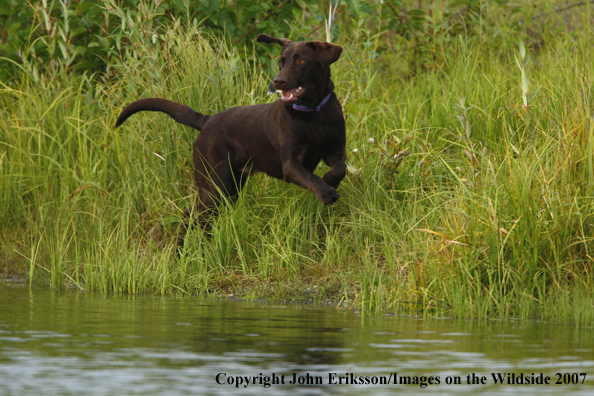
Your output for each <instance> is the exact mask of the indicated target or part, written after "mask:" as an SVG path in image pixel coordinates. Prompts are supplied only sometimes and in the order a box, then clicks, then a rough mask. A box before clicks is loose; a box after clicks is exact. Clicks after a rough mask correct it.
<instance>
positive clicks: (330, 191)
mask: <svg viewBox="0 0 594 396" xmlns="http://www.w3.org/2000/svg"><path fill="white" fill-rule="evenodd" d="M317 195H318V198H319V199H320V201H322V203H323V204H324V205H328V204H331V203H334V202H336V201H337V200H338V198H340V194H339V193H338V191H336V190H335V189H334V188H333V187H330V186H328V185H327V186H326V188H324V190H323V191H319V192H318V194H317Z"/></svg>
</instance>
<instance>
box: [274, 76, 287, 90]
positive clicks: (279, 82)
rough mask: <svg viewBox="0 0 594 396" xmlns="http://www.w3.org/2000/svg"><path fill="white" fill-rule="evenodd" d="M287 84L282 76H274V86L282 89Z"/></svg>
mask: <svg viewBox="0 0 594 396" xmlns="http://www.w3.org/2000/svg"><path fill="white" fill-rule="evenodd" d="M286 85H287V79H286V78H284V77H280V76H276V77H274V88H276V89H283V88H284V87H285V86H286Z"/></svg>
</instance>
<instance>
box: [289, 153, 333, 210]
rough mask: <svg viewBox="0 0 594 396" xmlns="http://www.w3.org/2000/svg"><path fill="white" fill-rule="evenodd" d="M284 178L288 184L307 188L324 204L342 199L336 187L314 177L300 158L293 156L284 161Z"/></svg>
mask: <svg viewBox="0 0 594 396" xmlns="http://www.w3.org/2000/svg"><path fill="white" fill-rule="evenodd" d="M283 177H284V179H285V181H286V182H289V183H293V184H296V185H298V186H299V187H302V188H306V189H308V190H309V191H311V192H313V193H314V194H316V196H317V197H318V199H319V200H320V201H322V203H323V204H325V205H327V204H331V203H333V202H336V200H337V199H338V198H340V194H339V193H338V191H336V189H334V187H331V186H329V185H328V184H326V183H325V182H324V181H323V180H322V178H321V177H319V176H316V175H314V174H313V173H311V172H309V171H308V170H307V169H305V168H304V167H303V165H302V164H301V161H300V160H299V156H296V155H291V156H289V157H288V158H286V159H285V160H283Z"/></svg>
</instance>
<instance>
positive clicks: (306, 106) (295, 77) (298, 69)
mask: <svg viewBox="0 0 594 396" xmlns="http://www.w3.org/2000/svg"><path fill="white" fill-rule="evenodd" d="M256 40H257V41H258V42H263V43H276V44H280V45H281V46H282V52H281V56H280V60H279V68H280V71H279V72H278V74H277V75H276V77H274V80H273V84H271V87H274V89H275V90H277V91H280V99H279V100H277V101H275V102H273V103H268V104H260V105H251V106H239V107H233V108H230V109H227V110H223V111H221V112H220V113H217V114H214V115H204V114H200V113H198V112H196V111H194V110H193V109H192V108H190V107H189V106H186V105H182V104H179V103H175V102H172V101H169V100H166V99H160V98H150V99H141V100H138V101H136V102H133V103H131V104H130V105H128V106H127V107H126V108H125V109H124V110H123V111H122V113H121V114H120V116H119V118H118V120H117V122H116V127H118V126H120V125H121V124H122V123H123V122H124V121H126V119H128V117H130V116H131V115H132V114H134V113H137V112H139V111H160V112H163V113H166V114H168V115H169V116H170V117H172V118H173V119H174V120H175V121H177V122H179V123H181V124H184V125H188V126H191V127H192V128H195V129H197V130H199V131H201V133H200V135H199V136H198V137H197V138H196V141H195V142H194V151H193V157H194V167H195V171H194V172H195V173H194V176H195V178H196V184H197V185H198V188H199V198H200V203H199V213H200V216H199V218H200V219H201V222H202V221H205V220H204V219H205V218H206V216H205V215H206V214H207V213H208V212H210V211H211V210H212V209H214V208H215V207H216V206H217V205H218V204H219V202H220V200H221V195H222V194H224V195H225V196H228V197H230V196H234V195H236V194H237V193H238V192H239V190H240V189H241V187H242V186H243V185H244V184H245V182H246V178H247V176H249V175H250V174H252V173H254V172H259V171H261V172H264V173H266V174H268V175H270V176H272V177H275V178H277V179H283V180H285V181H286V182H290V183H293V184H296V185H298V186H299V187H302V188H306V189H308V190H309V191H311V192H313V193H314V194H316V196H317V197H318V199H319V200H320V201H321V202H322V203H324V204H330V203H333V202H335V201H336V200H337V199H338V198H339V197H340V194H338V192H337V191H336V188H337V187H338V184H339V183H340V181H341V180H342V179H343V178H344V176H345V173H346V165H345V159H346V153H345V144H346V134H345V122H344V116H343V114H342V107H341V105H340V102H339V101H338V99H337V97H336V94H335V93H334V84H333V83H332V80H331V79H330V65H331V64H332V63H334V62H336V61H337V60H338V58H339V57H340V54H341V52H342V47H340V46H338V45H335V44H331V43H325V42H320V41H304V42H293V41H291V40H289V39H285V38H274V37H270V36H267V35H265V34H261V35H259V36H258V38H257V39H256ZM321 160H324V162H325V163H326V164H327V165H328V166H329V167H330V170H329V171H328V172H327V173H326V174H325V175H324V176H323V177H319V176H316V175H314V174H313V172H314V170H315V168H316V166H317V165H318V164H319V163H320V161H321ZM186 214H187V213H186ZM180 244H183V239H180Z"/></svg>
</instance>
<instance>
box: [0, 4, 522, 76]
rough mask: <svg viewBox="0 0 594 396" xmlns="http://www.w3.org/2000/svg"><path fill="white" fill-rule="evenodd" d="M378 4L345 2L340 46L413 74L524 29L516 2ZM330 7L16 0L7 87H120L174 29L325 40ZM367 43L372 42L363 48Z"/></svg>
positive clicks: (2, 40) (339, 18)
mask: <svg viewBox="0 0 594 396" xmlns="http://www.w3.org/2000/svg"><path fill="white" fill-rule="evenodd" d="M4 1H7V0H4ZM331 1H332V0H331ZM374 3H375V4H373V5H372V4H371V2H370V3H368V2H366V1H364V0H346V1H344V0H339V2H337V3H336V8H337V14H336V16H335V18H333V19H335V21H334V22H336V23H333V24H331V25H332V28H331V32H330V33H331V35H332V37H333V38H334V39H337V38H338V37H340V40H341V41H351V42H353V41H354V42H355V44H358V45H361V46H362V45H367V46H370V45H371V46H372V47H373V52H374V53H375V54H376V55H379V53H381V52H382V51H384V50H387V49H390V50H391V51H402V52H403V54H404V55H405V56H407V57H408V58H409V59H410V65H411V67H412V70H416V69H417V68H418V67H422V68H426V67H438V68H439V67H442V66H443V59H444V56H443V55H444V53H445V51H446V48H447V47H448V45H449V43H450V42H451V41H452V39H453V38H455V37H457V35H459V34H461V33H464V34H477V35H480V36H485V37H487V36H489V35H490V36H491V37H492V38H498V39H501V38H502V37H505V36H506V34H505V32H508V33H509V32H510V31H513V30H514V29H516V28H517V24H515V23H514V19H513V18H511V19H510V18H509V16H510V15H514V14H517V13H518V11H520V9H519V8H513V7H511V6H508V5H507V3H508V2H507V0H497V1H495V4H494V5H492V6H491V7H490V8H487V7H486V5H485V4H488V2H481V1H478V0H463V1H460V0H449V1H442V2H441V3H440V4H439V5H437V4H435V3H434V2H433V1H432V2H431V3H430V4H426V5H422V3H421V2H419V3H417V2H412V1H404V0H386V1H384V2H374ZM330 4H332V3H330ZM330 4H326V3H325V2H320V3H319V2H318V1H315V0H277V1H272V0H268V1H262V2H259V3H254V2H253V1H251V0H236V1H229V0H222V1H221V0H200V1H197V2H196V1H193V2H191V1H190V0H171V1H164V0H101V1H96V0H37V1H34V2H30V1H27V0H11V1H10V5H9V6H8V7H2V8H0V32H1V34H0V80H2V81H8V80H10V79H11V78H14V76H15V71H16V70H21V71H24V72H25V73H26V74H28V75H30V76H31V77H33V80H34V81H35V82H36V83H40V84H42V85H45V84H47V80H48V79H49V80H51V79H55V78H57V76H59V75H61V74H62V75H63V74H64V73H65V72H67V71H76V72H79V73H84V72H86V73H102V74H104V77H105V78H111V77H112V76H113V74H114V72H116V69H117V68H116V69H114V66H117V65H118V64H119V63H120V60H121V59H123V58H124V57H126V56H128V55H129V56H132V57H138V53H137V52H136V50H137V48H138V46H139V43H140V42H148V43H152V44H153V45H155V48H156V47H157V46H156V43H157V41H159V40H163V39H164V35H163V33H164V31H165V27H166V26H168V25H170V24H182V25H193V26H198V27H200V28H202V29H203V33H208V34H207V35H211V36H212V35H216V36H217V37H222V36H224V38H225V39H227V40H228V41H230V42H234V43H239V42H242V41H243V40H245V39H250V38H254V37H255V36H256V35H257V34H259V33H267V34H272V35H279V36H284V37H291V38H292V39H293V40H304V39H314V38H316V39H325V37H322V33H323V32H324V29H320V27H322V25H323V23H324V19H325V18H326V17H325V15H327V8H328V7H329V5H330ZM502 16H505V17H506V18H503V19H502ZM494 24H497V28H493V25H494ZM342 32H344V33H346V32H348V34H344V35H343V34H342ZM361 33H363V34H361ZM359 37H361V38H363V39H362V40H359V41H357V38H359ZM254 51H256V52H255V53H254V55H255V56H257V57H258V58H259V61H260V62H264V63H268V64H269V66H270V65H271V62H270V56H269V55H267V51H272V52H276V51H278V49H275V48H268V49H267V48H264V47H261V46H258V47H256V49H255V50H254Z"/></svg>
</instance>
